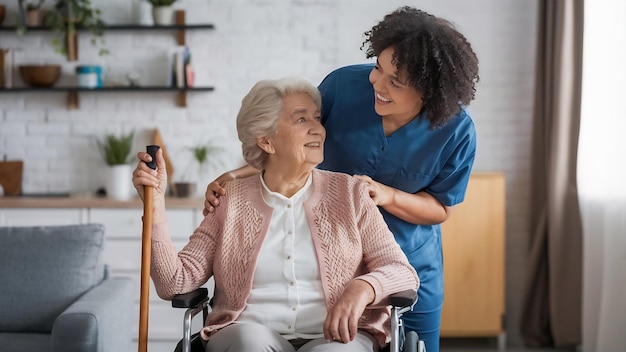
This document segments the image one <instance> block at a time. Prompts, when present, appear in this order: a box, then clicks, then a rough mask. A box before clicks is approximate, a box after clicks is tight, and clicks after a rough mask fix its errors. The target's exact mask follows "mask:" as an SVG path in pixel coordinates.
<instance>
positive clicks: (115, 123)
mask: <svg viewBox="0 0 626 352" xmlns="http://www.w3.org/2000/svg"><path fill="white" fill-rule="evenodd" d="M133 1H136V0H132V1H131V0H94V1H93V3H94V4H96V5H97V6H99V7H100V8H101V9H102V10H103V13H104V19H105V21H106V22H108V23H128V22H130V21H133V20H134V18H135V17H134V15H133V11H132V9H133V6H132V2H133ZM405 3H407V4H410V5H413V6H416V7H421V8H422V9H424V10H426V11H428V12H431V13H433V14H435V15H439V16H442V17H445V18H447V19H449V20H451V21H452V22H453V23H455V24H456V25H457V26H458V28H459V29H460V30H461V31H462V32H464V33H465V34H466V36H467V38H468V39H469V41H470V42H471V43H472V44H473V46H474V49H475V51H476V52H477V54H478V56H479V59H480V62H481V66H480V67H481V72H480V76H481V80H480V83H479V85H478V93H477V98H476V100H475V101H474V102H473V103H472V104H471V106H470V109H471V112H472V114H473V117H474V120H475V123H476V126H477V129H478V136H479V141H478V148H479V149H478V155H477V160H476V164H475V169H476V170H479V171H503V172H505V173H506V175H507V186H508V189H507V191H508V194H507V207H508V208H507V263H506V265H507V287H506V290H507V307H506V308H507V314H508V319H507V325H508V328H509V329H508V330H509V341H510V343H511V344H512V345H519V344H520V339H519V333H518V330H519V328H518V327H519V324H518V320H519V314H520V312H519V309H520V308H519V306H520V303H521V292H522V287H523V286H522V285H523V281H524V276H525V272H524V270H523V269H522V268H524V267H525V249H526V246H527V240H526V238H527V233H528V231H529V229H528V228H527V224H526V217H527V205H528V194H529V193H530V192H529V190H528V170H529V157H530V145H529V144H530V143H529V141H530V131H531V126H530V121H531V113H532V103H533V91H532V87H533V74H534V63H533V59H534V52H535V23H536V1H512V0H509V1H502V0H473V1H466V0H438V1H404V2H403V1H396V0H394V1H390V0H387V1H378V0H342V1H333V0H291V1H287V0H282V1H281V0H238V1H232V0H230V1H229V0H213V1H207V0H182V1H179V2H177V3H176V4H175V5H176V7H177V8H181V9H185V10H187V11H186V15H187V22H188V23H201V22H210V23H214V24H215V26H216V29H215V30H213V31H190V32H188V33H187V43H188V45H189V46H190V48H191V51H192V54H193V64H194V67H195V71H196V77H197V84H198V85H213V86H215V88H216V89H215V91H214V92H210V93H191V94H188V107H187V108H178V107H176V106H175V95H174V94H172V93H155V94H143V93H120V94H112V93H111V94H108V93H107V94H89V93H82V94H81V95H80V104H81V108H80V110H73V111H70V110H67V109H66V106H65V102H66V96H65V94H62V93H60V94H56V93H54V94H50V93H48V94H38V93H24V94H0V126H1V127H0V157H2V156H3V155H6V157H7V158H8V159H23V160H25V174H24V182H23V191H24V192H27V193H34V192H77V191H94V190H95V189H97V188H98V187H99V186H100V185H102V184H103V182H102V179H101V175H100V174H101V171H100V170H102V166H103V163H102V161H101V159H100V156H99V154H98V152H97V148H96V144H95V138H96V137H100V136H102V135H103V134H104V133H105V132H122V131H129V130H131V129H135V130H136V131H137V138H136V142H135V144H136V147H137V150H139V149H142V148H143V146H144V145H146V144H148V143H149V136H150V129H152V128H155V127H158V128H159V129H160V131H161V133H162V135H163V137H164V139H165V142H166V144H167V147H168V149H169V153H170V155H171V156H172V157H173V158H174V160H173V162H174V167H175V169H176V170H180V171H182V170H183V169H184V168H185V167H186V162H187V159H188V155H187V153H188V152H187V151H185V150H184V148H185V147H188V146H190V145H191V144H194V143H198V142H202V141H208V140H216V141H218V142H220V143H223V144H224V145H225V146H227V149H228V151H227V152H226V153H224V154H222V156H221V159H223V162H224V164H225V167H227V168H230V167H234V166H238V165H239V163H240V162H241V157H240V156H239V154H240V151H239V147H238V142H237V140H236V132H235V128H234V118H235V115H236V113H237V110H238V107H239V105H240V101H241V98H242V97H243V95H244V94H245V93H246V92H247V91H248V89H249V88H250V87H251V86H252V84H253V83H254V82H256V81H257V80H259V79H263V78H272V77H280V76H284V75H302V76H304V77H306V78H308V79H310V80H311V81H312V82H314V83H318V82H320V81H321V79H322V78H323V77H324V76H325V74H326V73H328V72H329V71H330V70H331V69H333V68H335V67H338V66H341V65H344V64H351V63H358V62H363V61H364V55H363V53H362V52H361V51H360V49H359V48H360V44H361V42H362V33H363V32H364V31H366V30H368V29H369V28H370V27H371V26H372V25H373V24H375V23H376V21H378V20H379V19H381V18H382V16H383V15H384V14H386V13H388V12H390V11H392V10H393V9H395V8H397V7H398V6H401V5H403V4H405ZM48 6H50V4H48ZM8 7H9V12H10V13H11V12H14V11H15V4H8ZM10 13H9V14H8V16H7V19H6V20H5V24H11V23H14V19H13V18H12V16H11V14H10ZM51 38H52V36H51V35H50V34H45V33H40V32H34V33H28V34H27V35H26V36H25V37H23V38H17V37H16V36H15V35H14V34H13V33H11V32H0V47H3V48H19V49H20V51H18V52H17V54H16V62H17V64H23V63H44V62H46V63H59V64H61V65H63V78H62V80H61V83H69V82H72V80H73V77H74V74H73V69H74V66H76V65H77V64H88V63H95V64H100V65H102V66H103V67H104V70H105V79H106V80H116V79H120V78H123V77H124V76H125V75H126V73H127V72H129V71H133V70H134V71H137V72H138V73H139V74H140V75H141V81H142V83H144V84H158V83H161V82H163V80H164V77H165V75H164V73H163V72H164V70H165V67H166V63H167V60H166V59H165V57H166V55H167V54H168V53H169V51H170V50H171V49H172V48H173V47H174V46H175V39H174V38H175V35H174V33H173V32H166V31H165V32H162V33H161V32H115V33H113V32H108V33H106V47H107V48H108V49H109V51H110V52H111V55H109V56H107V57H98V55H97V50H95V49H94V48H92V47H91V46H90V44H89V42H88V36H86V35H83V36H81V39H80V43H79V48H80V53H79V59H80V60H79V61H78V62H67V61H65V60H64V58H63V57H61V56H59V55H57V54H55V53H54V52H53V51H52V48H51V47H50V44H49V42H50V39H51ZM221 171H222V170H214V171H213V172H212V173H211V174H210V175H209V176H210V177H214V176H215V175H217V174H219V173H220V172H221Z"/></svg>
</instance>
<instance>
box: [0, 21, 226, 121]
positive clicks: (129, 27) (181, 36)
mask: <svg viewBox="0 0 626 352" xmlns="http://www.w3.org/2000/svg"><path fill="white" fill-rule="evenodd" d="M213 29H215V26H214V25H213V24H210V23H200V24H187V23H185V17H184V13H182V14H180V15H179V14H177V15H176V24H173V25H169V26H156V25H155V26H143V25H138V24H111V25H106V26H105V28H104V30H105V32H106V31H176V32H177V34H176V43H177V44H178V45H185V41H186V40H185V37H186V31H187V30H213ZM76 30H77V32H83V31H87V29H86V28H82V27H76ZM1 31H5V32H8V31H13V32H16V31H17V27H16V26H4V27H2V26H0V32H1ZM30 31H38V32H46V31H52V29H51V28H50V27H27V32H30ZM74 40H76V38H74ZM77 59H78V52H77V50H76V54H75V56H73V57H70V56H69V51H68V60H69V61H75V60H77ZM214 89H215V88H214V87H180V88H179V87H167V86H144V87H102V88H93V89H92V88H79V87H42V88H40V87H18V88H10V89H0V93H27V92H51V93H53V92H67V107H68V108H69V109H78V107H79V105H80V104H79V92H90V93H99V92H178V99H177V105H178V106H181V107H185V106H187V92H194V91H196V92H209V91H213V90H214Z"/></svg>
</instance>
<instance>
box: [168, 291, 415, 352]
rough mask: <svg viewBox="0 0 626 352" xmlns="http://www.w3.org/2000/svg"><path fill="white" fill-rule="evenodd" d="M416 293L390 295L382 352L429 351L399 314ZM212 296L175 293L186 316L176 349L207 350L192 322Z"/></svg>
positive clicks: (176, 305)
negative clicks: (388, 333) (388, 326)
mask: <svg viewBox="0 0 626 352" xmlns="http://www.w3.org/2000/svg"><path fill="white" fill-rule="evenodd" d="M416 299H417V294H416V292H415V291H410V290H409V291H403V292H399V293H396V294H393V295H391V296H389V305H390V306H391V342H390V343H389V344H387V346H385V347H384V348H383V349H381V352H426V347H425V345H424V341H421V340H420V339H419V336H418V335H417V333H416V332H415V331H409V332H407V333H405V332H404V326H403V324H402V319H400V317H401V316H402V314H403V313H404V312H407V311H409V310H410V309H411V308H412V307H413V304H415V300H416ZM209 306H210V302H209V295H208V289H207V288H206V287H200V288H198V289H196V290H195V291H192V292H189V293H185V294H181V295H176V296H174V298H173V299H172V307H174V308H186V309H187V310H186V311H185V315H184V317H183V339H182V340H180V341H179V342H178V345H176V349H175V350H174V352H204V347H203V346H202V342H201V341H200V333H199V332H197V333H195V334H193V335H192V333H191V322H192V320H193V318H194V317H195V316H196V315H198V314H199V313H200V312H202V321H203V322H204V321H206V317H207V315H208V314H209Z"/></svg>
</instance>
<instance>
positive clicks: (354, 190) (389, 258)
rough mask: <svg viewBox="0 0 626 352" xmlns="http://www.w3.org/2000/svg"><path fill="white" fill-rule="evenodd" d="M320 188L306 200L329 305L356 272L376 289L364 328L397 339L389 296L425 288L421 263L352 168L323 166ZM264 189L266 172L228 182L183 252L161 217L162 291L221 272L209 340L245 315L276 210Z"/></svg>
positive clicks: (155, 251)
mask: <svg viewBox="0 0 626 352" xmlns="http://www.w3.org/2000/svg"><path fill="white" fill-rule="evenodd" d="M312 187H313V188H312V195H311V196H310V198H309V199H308V200H306V201H305V203H304V207H305V213H306V216H307V219H308V223H309V226H310V228H311V234H312V236H313V243H314V246H315V251H316V254H317V259H318V262H319V266H320V275H321V280H322V286H323V289H324V297H325V301H326V307H327V308H330V307H332V306H333V305H334V304H335V302H336V301H337V300H338V299H339V297H340V296H341V294H342V292H343V290H344V287H345V286H346V284H347V283H348V282H349V281H350V280H354V279H355V278H358V279H361V280H365V281H367V282H368V283H370V284H371V285H372V287H373V288H374V291H375V294H376V297H375V300H374V302H373V303H372V305H370V306H369V307H368V309H366V310H365V312H364V313H363V316H362V317H361V319H360V320H359V328H360V329H363V330H365V331H367V332H369V333H371V334H372V335H374V336H375V337H376V338H377V340H378V341H379V343H380V344H381V346H382V345H384V344H386V343H387V342H388V341H389V339H388V337H389V321H388V319H389V308H388V307H387V306H386V297H387V296H389V295H390V294H392V293H396V292H400V291H403V290H409V289H413V290H417V288H418V286H419V280H418V278H417V274H416V273H415V270H414V269H413V268H412V267H411V265H410V264H409V262H408V260H407V258H406V256H405V255H404V253H403V252H402V250H401V249H400V247H399V246H398V244H397V243H396V241H395V239H394V237H393V234H392V233H391V232H390V231H389V228H388V227H387V224H386V223H385V221H384V219H383V217H382V215H381V214H380V212H379V210H378V208H377V207H376V205H375V204H374V202H373V201H372V200H371V198H370V197H369V195H368V192H367V184H366V183H365V182H362V181H360V180H358V179H356V178H354V177H352V176H349V175H346V174H341V173H335V172H328V171H322V170H317V169H315V170H314V171H313V182H312ZM272 211H273V210H272V208H271V207H269V206H268V205H267V204H266V203H265V202H264V201H263V197H262V191H261V183H260V180H259V176H258V175H255V176H251V177H248V178H244V179H238V180H234V181H231V182H228V183H227V184H226V196H224V197H222V198H220V206H219V207H217V208H216V211H215V212H214V213H211V214H209V215H207V216H206V217H205V218H204V220H203V221H202V223H201V224H200V226H199V227H198V228H197V229H196V230H195V231H194V233H193V234H192V235H191V236H190V238H189V242H188V243H187V245H186V246H185V247H184V248H183V249H182V250H181V251H180V252H179V253H176V250H175V249H174V246H173V244H172V241H171V239H170V234H169V228H168V225H167V222H166V221H164V222H161V223H157V224H154V225H153V228H152V265H151V276H152V279H153V281H154V284H155V287H156V290H157V293H158V295H159V297H161V298H163V299H171V298H172V296H173V295H175V294H180V293H185V292H189V291H192V290H194V289H196V288H198V287H200V286H201V285H203V284H205V283H206V282H207V280H208V279H209V278H210V277H211V276H214V278H215V296H214V302H213V307H212V311H211V312H210V313H209V316H208V317H207V319H206V322H205V326H204V328H203V329H202V331H201V336H202V338H203V339H205V340H208V339H209V338H210V336H211V335H212V334H214V333H215V332H216V331H217V330H219V329H220V328H222V327H224V326H226V325H228V324H231V323H232V322H233V321H235V320H236V319H237V317H238V316H239V314H240V313H241V312H242V311H243V309H244V308H245V305H246V300H247V298H248V296H249V294H250V290H251V287H252V279H253V275H254V270H255V267H256V261H257V258H258V254H259V251H260V249H261V245H262V243H263V240H264V238H265V236H266V233H267V229H268V227H269V223H270V219H271V217H272Z"/></svg>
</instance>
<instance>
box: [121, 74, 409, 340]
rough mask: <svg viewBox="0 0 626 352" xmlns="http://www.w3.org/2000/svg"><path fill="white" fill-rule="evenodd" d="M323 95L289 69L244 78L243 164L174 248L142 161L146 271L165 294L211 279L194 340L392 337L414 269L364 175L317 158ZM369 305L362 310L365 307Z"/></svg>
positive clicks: (160, 192) (162, 179)
mask: <svg viewBox="0 0 626 352" xmlns="http://www.w3.org/2000/svg"><path fill="white" fill-rule="evenodd" d="M320 102H321V99H320V94H319V92H318V90H317V89H316V88H315V87H314V86H313V85H311V84H310V83H308V82H307V81H304V80H301V79H297V78H284V79H279V80H265V81H261V82H259V83H257V84H256V85H254V87H252V89H251V90H250V92H249V93H248V95H247V96H246V97H245V98H244V99H243V101H242V106H241V109H240V111H239V114H238V116H237V130H238V134H239V139H240V140H241V143H242V149H243V156H244V159H245V160H246V162H247V163H248V164H250V165H252V166H254V167H256V168H258V169H260V170H262V171H261V173H259V174H256V175H254V176H250V177H247V178H242V179H237V180H234V181H232V182H229V183H228V184H227V185H226V186H225V187H226V189H227V190H228V192H227V196H224V197H223V198H222V200H221V206H220V207H218V208H217V210H216V211H215V212H213V213H210V214H208V215H207V216H206V218H205V219H204V220H203V221H202V223H201V224H200V226H199V227H198V228H197V229H196V230H195V231H194V233H193V234H192V235H191V237H190V239H189V242H188V243H187V245H186V246H185V247H184V248H183V249H182V250H181V251H180V252H178V253H176V251H175V249H174V247H173V245H172V241H171V239H170V233H169V229H168V226H167V222H166V218H165V197H164V195H165V192H164V191H165V187H166V185H167V173H166V170H165V161H164V159H163V156H162V154H161V153H160V152H158V153H157V155H156V162H157V171H155V170H151V169H150V168H148V167H147V166H146V165H145V163H144V162H147V161H151V158H150V156H149V155H148V154H146V153H143V152H140V153H138V154H137V156H138V158H139V162H138V164H137V168H136V169H135V171H134V173H133V183H134V185H135V188H136V189H137V192H138V194H139V196H140V197H141V198H142V199H143V186H144V185H147V186H152V187H154V188H155V192H154V200H153V203H154V214H153V216H154V226H153V229H152V253H153V258H152V273H151V275H152V279H153V280H154V283H155V287H156V289H157V292H158V294H159V296H160V297H162V298H164V299H169V298H171V297H172V296H173V295H175V294H179V293H185V292H189V291H192V290H194V289H196V288H197V287H199V286H201V285H203V284H204V283H206V281H207V280H208V279H209V278H210V277H212V276H213V277H214V278H215V295H214V304H213V310H212V311H211V313H210V314H209V316H208V317H207V320H206V322H205V326H204V328H203V329H202V331H201V337H202V339H203V340H204V341H206V348H207V351H212V352H214V351H233V350H235V351H253V350H259V351H260V350H275V351H295V350H299V351H378V349H379V347H380V346H382V345H384V344H386V343H387V342H388V340H389V336H388V333H389V326H388V318H389V317H388V308H387V307H386V302H385V298H386V297H387V296H389V295H390V294H392V293H396V292H400V291H403V290H408V289H413V290H416V289H417V287H418V284H419V281H418V278H417V274H416V273H415V270H414V269H413V268H412V267H411V266H410V264H409V263H408V261H407V259H406V256H405V255H404V254H403V252H402V250H401V249H400V247H399V246H398V244H397V243H396V241H395V240H394V237H393V235H392V234H391V232H390V231H389V229H388V227H387V225H386V224H385V221H384V220H383V217H382V216H381V214H380V212H379V211H378V210H377V208H376V205H375V204H374V202H373V201H372V200H371V198H370V197H369V194H368V191H367V187H368V186H367V183H366V182H363V181H361V180H358V179H357V178H354V177H352V176H349V175H346V174H342V173H335V172H329V171H322V170H318V169H316V168H315V167H316V166H317V165H318V164H319V163H321V162H322V161H323V159H324V140H325V137H326V131H325V129H324V127H323V126H322V124H321V123H320ZM366 308H368V309H366Z"/></svg>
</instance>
